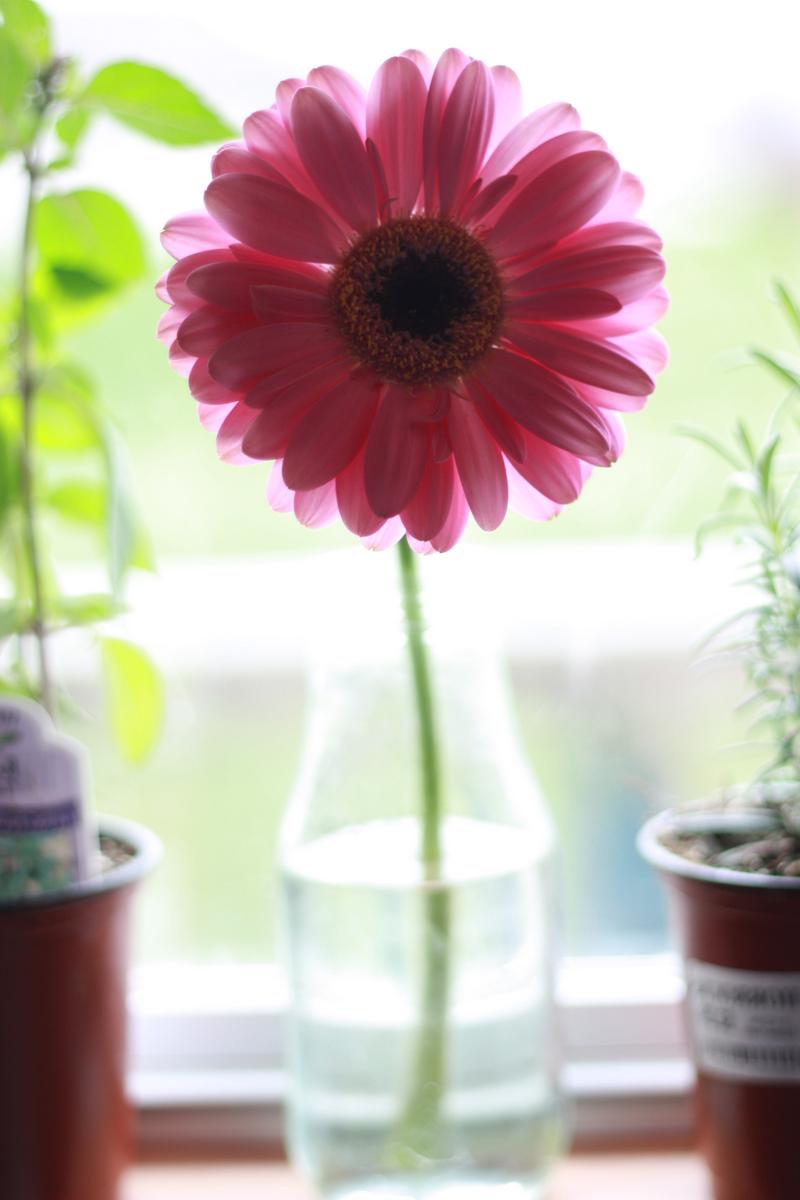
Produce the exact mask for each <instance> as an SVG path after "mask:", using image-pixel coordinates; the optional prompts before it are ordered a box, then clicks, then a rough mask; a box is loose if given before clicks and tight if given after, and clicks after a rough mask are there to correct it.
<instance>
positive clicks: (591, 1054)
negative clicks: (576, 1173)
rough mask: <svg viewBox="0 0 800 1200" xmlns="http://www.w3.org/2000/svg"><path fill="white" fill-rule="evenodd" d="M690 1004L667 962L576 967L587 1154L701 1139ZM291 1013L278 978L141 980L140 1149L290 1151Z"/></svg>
mask: <svg viewBox="0 0 800 1200" xmlns="http://www.w3.org/2000/svg"><path fill="white" fill-rule="evenodd" d="M681 995H682V984H681V982H680V978H679V974H678V969H677V963H676V961H675V960H674V959H673V958H672V957H671V956H669V955H657V956H653V957H643V958H638V959H637V958H610V959H609V958H606V959H578V960H568V961H567V962H566V963H565V964H564V966H563V969H562V972H561V976H560V981H559V999H560V1012H561V1028H562V1040H563V1051H564V1054H563V1061H564V1070H563V1077H562V1085H563V1090H564V1093H565V1095H566V1096H567V1097H568V1099H569V1102H570V1110H571V1113H570V1117H571V1120H570V1124H571V1127H572V1131H573V1133H574V1135H575V1138H576V1140H577V1142H578V1144H579V1145H580V1146H581V1147H598V1146H600V1145H603V1146H608V1145H620V1144H621V1143H625V1144H627V1145H630V1144H651V1145H652V1144H664V1142H665V1141H666V1140H671V1141H672V1142H673V1143H674V1142H675V1141H676V1140H677V1139H684V1140H685V1139H686V1138H687V1137H688V1136H689V1134H690V1131H691V1105H690V1102H689V1094H690V1090H691V1084H692V1072H691V1069H690V1067H689V1064H688V1062H687V1060H686V1055H685V1049H684V1043H683V1035H682V1028H681V1019H680V1011H679V1010H680V1000H681ZM285 1006H286V992H285V985H284V982H283V979H282V977H281V974H280V972H279V971H278V970H277V969H276V968H275V967H268V966H264V967H258V966H253V967H246V966H239V967H194V968H193V967H182V968H163V967H152V968H147V969H143V970H141V971H139V972H138V973H137V977H136V983H135V987H134V994H133V996H132V1005H131V1007H132V1016H133V1022H132V1025H133V1071H132V1074H131V1078H130V1091H131V1095H132V1098H133V1100H134V1102H135V1104H136V1106H137V1110H138V1117H139V1124H138V1130H139V1144H140V1146H142V1147H144V1148H145V1149H147V1150H150V1149H153V1150H156V1151H157V1150H158V1149H159V1148H162V1147H165V1146H172V1147H181V1148H182V1149H184V1150H185V1151H186V1153H187V1154H189V1155H191V1153H192V1148H194V1147H199V1146H211V1147H215V1148H217V1149H220V1150H223V1151H233V1150H234V1149H236V1148H239V1149H241V1150H242V1151H244V1150H249V1151H250V1152H256V1153H258V1152H263V1151H264V1149H265V1147H269V1148H276V1149H277V1148H279V1147H280V1144H281V1130H282V1115H281V1109H282V1100H283V1095H284V1091H285V1088H284V1075H283V1061H282V1059H283V1054H282V1041H283V1034H282V1016H283V1012H284V1010H285Z"/></svg>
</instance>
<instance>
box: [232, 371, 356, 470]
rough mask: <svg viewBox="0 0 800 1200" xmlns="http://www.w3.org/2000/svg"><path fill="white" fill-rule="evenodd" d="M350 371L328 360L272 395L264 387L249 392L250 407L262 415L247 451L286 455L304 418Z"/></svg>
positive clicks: (247, 442)
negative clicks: (264, 392)
mask: <svg viewBox="0 0 800 1200" xmlns="http://www.w3.org/2000/svg"><path fill="white" fill-rule="evenodd" d="M346 374H347V366H346V365H345V364H342V363H334V364H331V363H325V364H324V365H323V366H322V367H318V368H317V369H316V370H314V371H310V372H309V373H308V374H305V375H302V376H301V377H300V378H298V379H296V380H295V381H294V382H293V383H291V384H289V386H288V387H285V388H283V389H282V390H281V391H279V392H276V393H274V394H273V395H271V396H269V397H264V396H263V392H262V391H261V389H260V388H256V389H255V391H254V392H251V393H249V394H248V396H247V403H248V406H249V407H250V408H252V409H255V410H257V411H258V413H259V415H258V418H257V420H255V421H254V422H253V424H252V425H251V426H250V429H249V430H248V433H247V437H246V438H245V441H244V443H243V448H244V451H245V453H246V454H249V455H250V457H251V458H282V457H283V455H284V453H285V452H286V447H287V446H288V444H289V439H290V437H291V436H292V434H293V433H294V431H295V428H296V427H297V425H298V423H299V421H300V418H301V417H304V416H305V414H306V413H307V412H308V411H309V410H310V409H312V408H313V407H314V405H315V404H316V403H317V401H318V400H320V399H321V398H322V397H323V396H326V395H327V394H328V393H329V392H332V391H333V390H334V388H335V387H336V386H337V385H338V384H339V383H341V381H342V379H343V378H344V377H345V375H346ZM254 400H255V403H254Z"/></svg>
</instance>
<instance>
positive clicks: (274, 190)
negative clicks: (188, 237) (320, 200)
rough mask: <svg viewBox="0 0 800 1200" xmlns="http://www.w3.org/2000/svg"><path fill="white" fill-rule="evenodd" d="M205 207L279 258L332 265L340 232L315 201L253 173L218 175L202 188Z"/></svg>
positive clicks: (232, 230) (252, 243)
mask: <svg viewBox="0 0 800 1200" xmlns="http://www.w3.org/2000/svg"><path fill="white" fill-rule="evenodd" d="M205 198H206V205H207V206H208V209H209V212H211V213H212V214H213V215H214V216H215V217H216V218H217V219H218V220H219V222H220V224H221V225H224V226H225V228H226V229H227V230H228V232H229V233H231V234H233V236H234V237H236V238H238V240H239V241H241V242H246V243H247V244H248V245H249V246H254V247H255V248H256V250H263V251H265V252H266V253H267V254H277V255H279V256H280V257H281V258H295V259H300V260H305V261H306V262H325V263H333V262H336V261H337V260H338V258H339V254H340V251H341V249H342V247H343V245H344V242H345V238H344V233H343V231H342V230H341V229H340V228H339V226H338V225H336V224H334V222H333V220H332V219H331V218H330V217H329V216H328V215H327V214H326V213H325V212H323V211H322V209H321V208H320V207H319V205H318V204H315V203H314V201H313V200H309V199H308V197H307V196H301V194H300V193H299V192H296V191H294V190H293V189H292V188H289V187H283V185H282V184H280V183H272V181H271V180H269V179H260V178H259V177H258V176H257V175H221V176H220V177H219V179H215V180H213V182H212V183H210V184H209V185H208V187H207V188H206V196H205Z"/></svg>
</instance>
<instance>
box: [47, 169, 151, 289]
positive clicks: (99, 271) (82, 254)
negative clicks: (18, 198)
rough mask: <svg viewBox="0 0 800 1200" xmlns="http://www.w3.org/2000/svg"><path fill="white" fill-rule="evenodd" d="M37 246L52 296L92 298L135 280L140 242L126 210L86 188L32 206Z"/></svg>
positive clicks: (141, 252) (142, 264)
mask: <svg viewBox="0 0 800 1200" xmlns="http://www.w3.org/2000/svg"><path fill="white" fill-rule="evenodd" d="M35 233H36V245H37V248H38V251H39V255H40V259H41V262H42V266H43V267H44V268H45V270H46V272H47V273H48V275H49V278H50V280H51V281H52V283H53V286H54V291H55V293H56V295H57V296H59V297H60V298H62V299H64V300H67V301H70V300H71V301H73V302H74V301H85V300H87V299H95V298H96V297H97V295H98V293H102V292H104V291H114V290H116V289H118V288H120V287H124V286H125V284H128V283H132V282H133V281H134V280H136V279H138V278H139V277H140V276H141V275H142V273H143V272H144V269H145V255H144V248H143V245H142V239H141V237H140V235H139V231H138V229H137V228H136V225H135V224H134V222H133V220H132V218H131V217H130V216H129V214H128V212H127V210H126V209H125V208H124V207H123V206H122V205H121V204H120V203H119V201H118V200H115V199H114V197H113V196H109V195H108V194H107V193H106V192H98V191H93V190H90V189H81V190H80V191H75V192H67V193H64V194H55V195H51V196H45V197H44V198H43V199H42V200H40V201H39V203H38V204H37V206H36V224H35Z"/></svg>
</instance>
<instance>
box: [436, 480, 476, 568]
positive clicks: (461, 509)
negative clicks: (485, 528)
mask: <svg viewBox="0 0 800 1200" xmlns="http://www.w3.org/2000/svg"><path fill="white" fill-rule="evenodd" d="M453 477H454V478H453V496H452V499H451V501H450V511H449V513H448V514H447V518H446V520H445V523H444V525H443V526H442V528H441V529H440V530H439V532H438V533H437V534H436V535H435V536H434V537H432V538H431V546H432V547H433V549H434V550H438V551H439V553H440V554H443V553H445V551H447V550H452V548H453V546H455V544H456V542H457V541H458V540H459V538H460V537H461V535H462V533H463V532H464V530H465V529H466V526H467V517H468V516H469V508H468V506H467V501H466V497H465V496H464V489H463V488H462V486H461V482H460V480H459V479H458V477H457V475H456V472H455V470H453Z"/></svg>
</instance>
